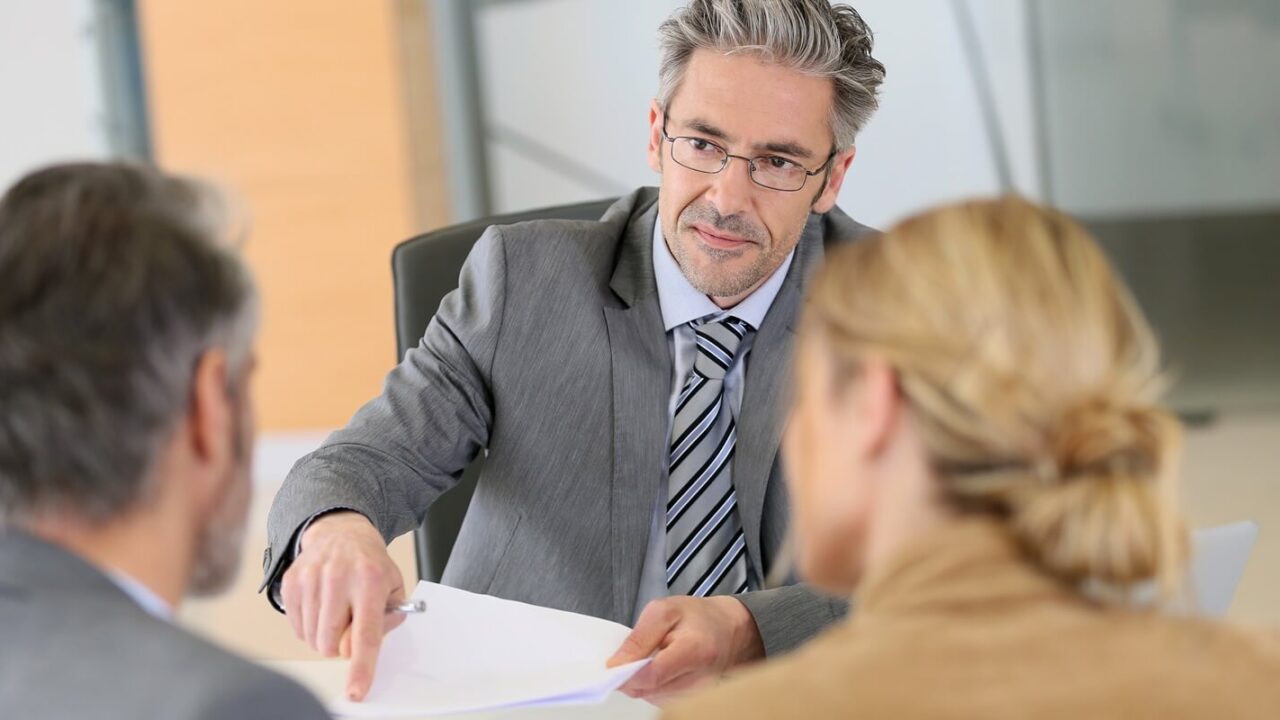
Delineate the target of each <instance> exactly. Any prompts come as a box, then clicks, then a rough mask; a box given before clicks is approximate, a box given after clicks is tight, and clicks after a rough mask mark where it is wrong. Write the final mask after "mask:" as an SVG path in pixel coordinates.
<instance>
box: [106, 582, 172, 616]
mask: <svg viewBox="0 0 1280 720" xmlns="http://www.w3.org/2000/svg"><path fill="white" fill-rule="evenodd" d="M106 575H107V577H108V578H110V579H111V582H113V583H115V584H116V587H118V588H120V590H121V591H122V592H123V593H124V594H125V595H128V596H129V597H130V598H131V599H132V600H133V601H134V602H135V603H137V604H138V606H139V607H141V608H142V609H143V610H146V611H147V612H148V613H150V614H151V615H152V616H154V617H157V618H160V619H161V620H172V619H173V608H171V607H169V603H167V602H165V601H164V600H162V599H161V598H160V596H159V595H157V594H155V593H154V592H152V590H151V588H149V587H147V586H146V585H143V584H142V583H140V582H138V581H137V580H134V579H133V578H132V577H130V576H129V575H126V574H124V573H122V572H119V571H117V570H107V571H106Z"/></svg>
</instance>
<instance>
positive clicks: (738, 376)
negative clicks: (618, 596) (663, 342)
mask: <svg viewBox="0 0 1280 720" xmlns="http://www.w3.org/2000/svg"><path fill="white" fill-rule="evenodd" d="M794 257H795V250H792V251H791V252H790V253H789V254H788V255H787V257H786V259H785V260H783V261H782V265H781V266H780V267H779V268H778V269H777V270H775V271H774V273H773V275H771V276H770V277H769V279H768V280H766V281H765V283H764V284H763V285H761V286H760V287H758V288H756V291H755V292H753V293H751V294H750V295H748V296H747V298H746V299H744V300H743V301H742V302H740V303H738V304H737V305H735V306H733V307H732V308H729V309H728V310H723V309H721V308H719V307H718V306H716V304H715V303H713V302H711V299H710V298H708V297H707V296H706V295H703V294H702V293H701V292H699V291H698V290H697V289H696V288H694V287H693V285H691V284H690V283H689V279H688V278H686V277H685V276H684V273H683V272H682V271H681V270H680V266H679V265H677V264H676V259H675V258H674V257H672V256H671V251H670V250H669V249H668V248H667V243H666V241H665V240H664V239H663V235H662V220H661V218H659V219H658V220H657V221H656V222H655V223H654V226H653V274H654V277H655V278H656V279H657V284H658V304H659V306H660V307H661V309H662V323H663V325H664V326H665V328H666V331H667V342H668V343H669V346H670V350H671V360H672V365H673V372H672V377H671V399H670V401H669V402H668V404H667V432H666V435H667V436H669V435H670V434H671V416H672V415H673V414H674V413H675V408H676V398H677V397H679V395H680V390H681V388H683V387H684V383H685V380H687V379H688V377H689V372H690V371H691V370H692V369H693V362H694V360H695V359H696V358H697V356H698V346H697V344H696V342H695V334H694V331H693V328H691V327H689V323H690V322H691V321H693V320H697V319H699V318H703V317H706V316H708V315H712V316H716V317H719V316H721V315H732V316H734V317H736V318H738V319H739V320H745V321H747V322H749V323H751V326H752V327H754V328H757V329H758V328H759V327H760V324H761V323H763V322H764V316H765V315H766V314H767V313H768V312H769V307H770V306H772V305H773V299H774V298H775V297H777V296H778V290H779V289H781V288H782V283H783V281H784V280H786V277H787V270H788V269H789V268H790V267H791V261H792V259H794ZM755 337H756V336H755V333H752V334H751V335H748V336H747V337H746V338H745V339H744V340H743V341H742V345H740V346H739V349H738V357H737V359H736V360H735V361H734V363H733V367H731V368H729V372H728V373H727V374H726V375H725V377H724V392H725V397H727V398H728V400H729V409H730V411H731V412H732V413H733V417H734V418H737V417H738V411H739V409H740V408H741V407H742V386H743V378H744V377H745V376H746V365H747V362H748V355H749V354H750V353H751V345H752V344H753V343H754V342H755ZM661 472H662V492H660V493H659V494H658V497H657V498H656V500H655V503H654V510H653V520H652V522H651V524H650V526H649V546H648V548H647V549H646V551H645V559H644V566H643V569H642V570H641V573H640V593H639V596H638V597H637V598H636V618H637V619H638V618H639V617H640V612H641V611H643V610H644V606H645V605H647V604H648V603H649V602H650V601H652V600H656V599H658V598H663V597H666V596H667V594H668V593H667V530H666V523H665V518H666V515H667V489H666V487H667V485H666V483H667V468H666V467H663V468H662V469H661ZM749 581H750V583H751V587H752V588H753V589H755V588H759V587H760V585H761V583H760V579H759V578H755V577H751V578H749Z"/></svg>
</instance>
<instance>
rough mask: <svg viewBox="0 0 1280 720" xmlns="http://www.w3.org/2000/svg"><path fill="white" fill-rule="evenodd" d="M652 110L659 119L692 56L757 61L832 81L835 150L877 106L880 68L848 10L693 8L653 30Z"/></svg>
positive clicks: (798, 1) (782, 5) (816, 6)
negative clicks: (704, 53)
mask: <svg viewBox="0 0 1280 720" xmlns="http://www.w3.org/2000/svg"><path fill="white" fill-rule="evenodd" d="M658 34H659V38H660V39H659V43H660V45H661V49H662V65H661V68H660V70H659V74H658V104H659V105H660V106H661V107H662V109H663V111H664V112H665V111H666V110H667V109H668V108H669V106H670V104H671V99H672V97H674V95H675V93H676V90H678V89H679V87H680V82H681V81H682V80H683V79H684V72H685V68H686V67H687V66H688V64H689V58H690V57H692V55H693V53H694V51H696V50H715V51H717V52H721V53H725V54H734V53H757V54H759V55H760V56H762V57H764V58H765V59H767V60H769V61H770V62H774V63H778V64H780V65H784V66H786V67H790V68H794V69H796V70H798V71H800V72H803V73H806V74H809V75H815V76H818V77H828V78H831V81H832V83H833V84H834V86H835V101H834V103H833V107H832V113H831V133H832V135H833V136H834V138H835V146H836V149H838V150H845V149H848V148H850V147H852V146H853V141H854V138H855V137H856V136H857V134H858V133H859V132H861V131H862V128H863V127H865V126H866V124H867V121H868V120H870V119H871V115H872V113H874V112H875V111H876V108H877V107H878V106H879V104H880V103H879V100H878V99H877V98H876V93H877V91H878V90H879V87H880V84H881V83H882V82H884V65H882V64H881V63H880V61H879V60H876V59H875V58H874V57H872V56H871V45H872V40H873V39H872V36H871V29H870V28H869V27H867V24H866V23H865V22H863V20H862V16H861V15H859V14H858V12H857V11H856V10H854V9H853V8H851V7H849V6H848V5H832V4H830V3H829V2H828V0H692V1H691V2H690V3H689V5H688V6H687V7H684V8H681V9H679V10H677V11H676V12H675V13H673V14H672V15H671V17H669V18H667V20H666V21H664V22H663V23H662V25H661V26H660V27H659V29H658Z"/></svg>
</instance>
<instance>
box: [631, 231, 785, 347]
mask: <svg viewBox="0 0 1280 720" xmlns="http://www.w3.org/2000/svg"><path fill="white" fill-rule="evenodd" d="M795 255H796V251H795V249H794V248H793V249H792V250H791V252H789V253H787V257H786V259H785V260H783V261H782V265H781V266H779V267H778V269H777V270H774V271H773V275H770V276H769V279H768V280H766V281H765V283H764V284H763V285H761V286H760V287H758V288H756V290H755V292H753V293H751V294H750V295H748V296H747V297H746V299H744V300H743V301H742V302H740V303H738V304H737V305H735V306H733V307H732V308H729V309H728V310H722V309H720V308H719V307H718V306H717V305H716V304H715V303H713V302H711V298H709V297H707V296H706V295H703V294H702V293H701V292H698V290H697V289H696V288H694V287H693V285H692V284H691V283H690V282H689V278H687V277H685V276H684V273H683V272H682V271H681V270H680V266H679V265H677V264H676V259H675V258H674V257H672V256H671V250H670V249H669V248H668V247H667V243H666V240H664V239H663V235H662V219H661V218H657V219H656V220H655V221H654V223H653V274H654V277H655V278H656V279H657V283H658V304H659V305H660V306H661V308H662V322H663V325H665V326H666V330H667V332H671V331H672V330H673V329H675V328H677V327H679V326H681V325H684V324H686V323H689V322H692V321H694V320H697V319H698V318H702V317H706V316H708V315H721V314H730V315H733V316H734V317H736V318H738V319H739V320H744V321H746V322H748V323H750V324H751V327H753V328H757V329H758V328H759V327H760V325H761V323H763V322H764V316H765V315H766V314H767V313H768V312H769V307H770V306H771V305H773V299H774V298H775V297H777V296H778V291H779V290H781V289H782V283H783V281H784V280H786V278H787V270H789V269H790V268H791V261H792V260H793V259H794V258H795Z"/></svg>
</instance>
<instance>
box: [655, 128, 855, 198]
mask: <svg viewBox="0 0 1280 720" xmlns="http://www.w3.org/2000/svg"><path fill="white" fill-rule="evenodd" d="M667 118H668V115H667V114H666V113H665V112H664V113H663V114H662V139H663V140H666V141H667V142H669V143H671V162H673V163H675V164H677V165H679V166H680V167H682V168H685V169H686V170H692V171H694V172H696V173H702V174H703V175H719V174H720V173H722V172H724V169H725V168H727V167H729V161H730V160H732V159H734V158H737V159H739V160H743V161H745V162H746V163H747V177H749V178H751V182H753V183H755V184H756V185H759V186H760V187H762V188H764V189H765V190H772V191H774V192H800V191H801V190H803V189H804V186H805V185H808V184H809V178H811V177H813V176H814V175H817V174H819V173H822V172H826V171H827V170H829V169H830V166H831V161H832V159H834V158H835V156H836V155H838V154H839V153H840V151H839V150H838V149H835V148H833V149H832V150H831V154H830V155H827V159H826V160H824V161H823V162H822V164H821V165H819V166H818V167H817V168H815V169H813V170H810V169H809V168H806V167H805V166H803V165H801V164H800V163H798V162H796V161H794V160H789V159H787V158H781V159H783V160H786V161H787V162H789V163H791V164H793V165H795V166H796V167H798V168H800V169H801V170H803V171H804V176H805V177H804V182H802V183H800V187H798V188H795V189H793V190H783V189H782V188H776V187H771V186H769V185H765V184H764V183H762V182H760V181H759V180H756V160H764V159H766V158H769V157H775V156H772V155H757V156H756V157H753V158H749V157H746V156H745V155H734V154H733V153H731V152H729V150H728V149H726V148H725V147H723V146H721V145H720V144H719V143H716V142H712V141H711V140H708V139H706V138H704V137H698V136H696V135H677V136H675V137H671V136H670V135H668V134H667ZM677 140H697V141H699V142H704V143H706V144H708V145H710V146H711V147H713V148H715V149H717V150H719V151H720V152H721V153H723V154H724V159H723V160H721V161H720V169H719V170H699V169H698V168H695V167H689V166H688V165H685V164H684V163H682V162H680V161H679V160H677V159H676V141H677ZM777 157H781V156H777Z"/></svg>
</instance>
